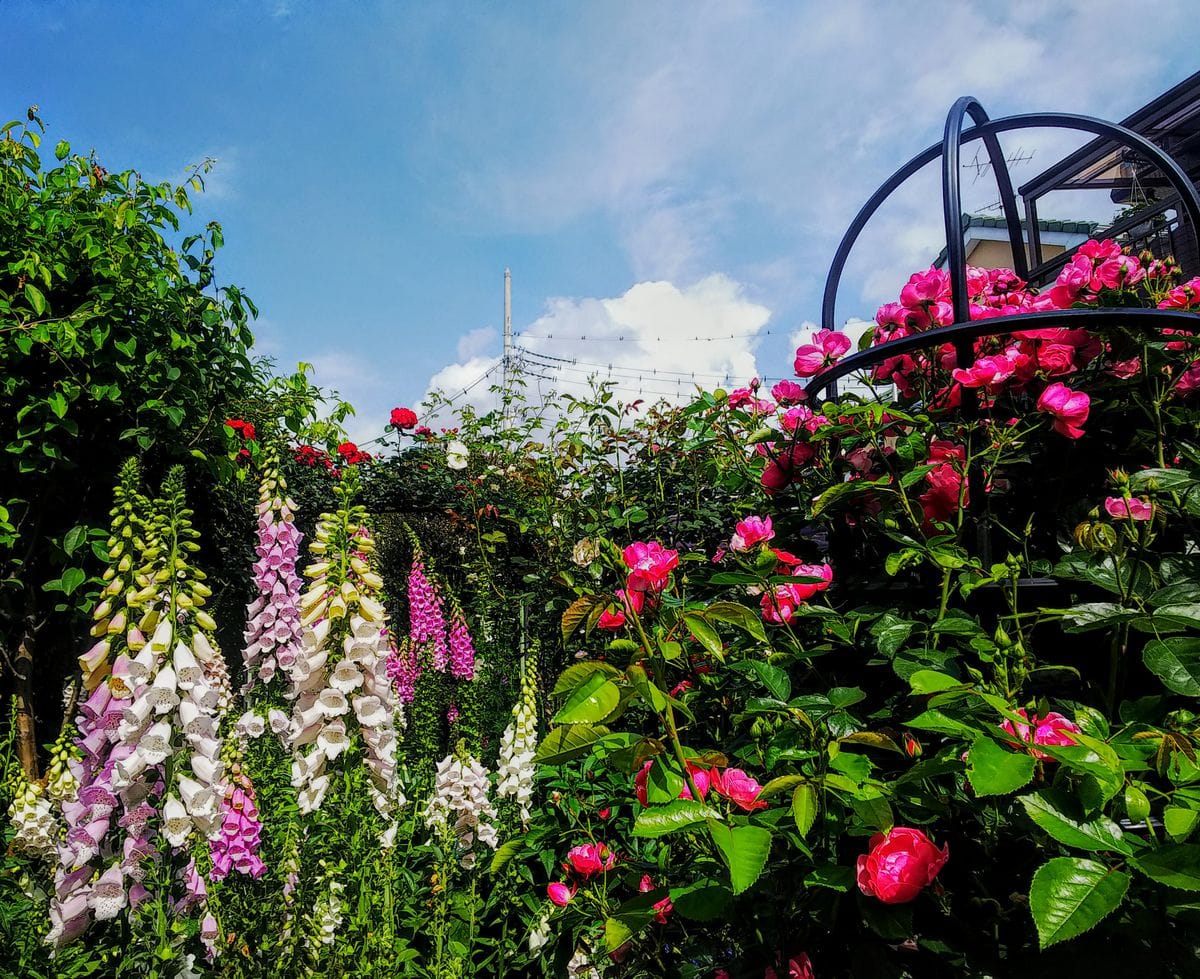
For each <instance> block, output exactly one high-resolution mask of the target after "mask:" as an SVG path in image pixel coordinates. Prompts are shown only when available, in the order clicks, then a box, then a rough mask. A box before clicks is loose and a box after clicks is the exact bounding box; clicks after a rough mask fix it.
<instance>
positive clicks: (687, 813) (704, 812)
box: [633, 799, 721, 839]
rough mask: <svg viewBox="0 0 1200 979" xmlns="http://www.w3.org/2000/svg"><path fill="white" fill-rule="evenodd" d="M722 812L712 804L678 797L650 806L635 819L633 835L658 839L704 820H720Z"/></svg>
mask: <svg viewBox="0 0 1200 979" xmlns="http://www.w3.org/2000/svg"><path fill="white" fill-rule="evenodd" d="M720 818H721V814H720V813H719V812H718V811H717V810H715V809H713V808H712V807H711V806H706V805H705V804H704V803H703V802H696V801H695V800H694V799H676V800H675V801H674V802H671V803H668V804H667V805H665V806H648V807H647V808H645V809H643V810H642V811H641V812H639V813H638V814H637V817H636V818H635V819H634V821H633V835H634V836H637V837H640V838H642V839H657V838H658V837H660V836H667V835H669V834H671V833H677V832H678V831H679V830H681V829H687V827H689V826H691V825H693V824H695V823H699V822H703V821H704V820H706V819H715V820H719V819H720Z"/></svg>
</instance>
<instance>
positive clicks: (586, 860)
mask: <svg viewBox="0 0 1200 979" xmlns="http://www.w3.org/2000/svg"><path fill="white" fill-rule="evenodd" d="M616 865H617V855H616V854H615V853H613V852H612V851H611V850H610V849H609V848H608V847H607V846H605V845H604V844H603V843H582V844H580V845H579V846H573V847H571V849H570V850H568V851H567V863H566V867H567V869H569V870H573V871H575V873H577V874H578V875H579V876H580V877H582V878H584V879H585V880H586V879H587V878H588V877H591V876H592V875H593V874H598V873H600V872H601V871H602V870H612V869H613V867H615V866H616Z"/></svg>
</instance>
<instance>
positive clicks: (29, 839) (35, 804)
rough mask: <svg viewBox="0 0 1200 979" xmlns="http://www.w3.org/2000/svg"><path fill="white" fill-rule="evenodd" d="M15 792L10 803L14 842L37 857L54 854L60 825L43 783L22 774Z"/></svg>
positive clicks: (9, 811)
mask: <svg viewBox="0 0 1200 979" xmlns="http://www.w3.org/2000/svg"><path fill="white" fill-rule="evenodd" d="M13 795H14V798H13V801H12V804H11V805H10V806H9V807H8V819H9V822H11V823H12V826H13V829H14V830H15V833H14V835H13V841H12V843H13V846H14V847H16V849H18V850H24V851H25V852H26V853H28V854H30V855H32V856H35V857H49V856H53V855H54V852H55V846H56V844H57V843H58V834H59V830H60V829H61V827H60V825H59V822H58V820H57V819H55V817H54V810H53V808H51V806H50V800H49V799H47V798H46V796H45V793H44V792H43V791H42V787H41V786H40V785H34V784H33V783H31V782H29V781H28V780H27V779H26V778H25V777H24V775H21V776H20V778H19V780H18V782H17V789H16V792H14V793H13Z"/></svg>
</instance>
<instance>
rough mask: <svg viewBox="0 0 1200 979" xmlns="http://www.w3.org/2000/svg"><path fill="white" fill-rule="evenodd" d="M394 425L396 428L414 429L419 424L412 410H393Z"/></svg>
mask: <svg viewBox="0 0 1200 979" xmlns="http://www.w3.org/2000/svg"><path fill="white" fill-rule="evenodd" d="M392 424H393V425H394V426H395V427H396V428H413V427H415V426H416V424H417V415H416V412H414V411H413V410H412V409H411V408H393V409H392Z"/></svg>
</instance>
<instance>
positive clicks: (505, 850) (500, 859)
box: [488, 837, 525, 874]
mask: <svg viewBox="0 0 1200 979" xmlns="http://www.w3.org/2000/svg"><path fill="white" fill-rule="evenodd" d="M524 842H525V841H524V839H522V838H521V837H517V838H516V839H512V840H507V841H506V842H504V843H501V844H500V846H498V847H497V848H496V852H495V853H494V854H492V864H491V867H489V868H488V872H489V873H493V874H498V873H500V871H501V870H503V869H504V867H505V866H506V865H507V864H508V862H509V861H510V860H511V859H512V858H513V857H515V856H516V855H517V852H518V851H519V850H520V849H521V846H522V844H524Z"/></svg>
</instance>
